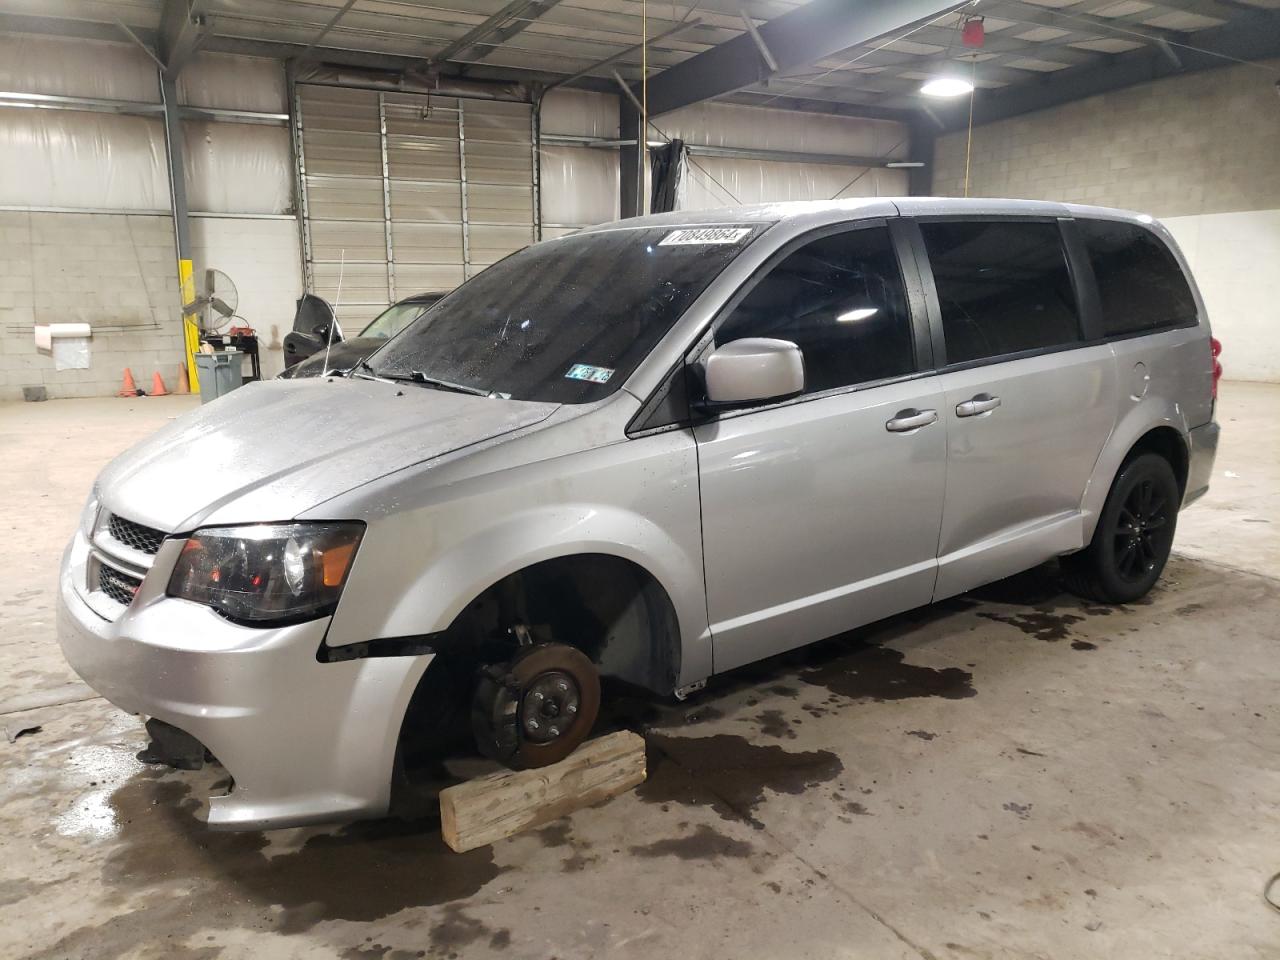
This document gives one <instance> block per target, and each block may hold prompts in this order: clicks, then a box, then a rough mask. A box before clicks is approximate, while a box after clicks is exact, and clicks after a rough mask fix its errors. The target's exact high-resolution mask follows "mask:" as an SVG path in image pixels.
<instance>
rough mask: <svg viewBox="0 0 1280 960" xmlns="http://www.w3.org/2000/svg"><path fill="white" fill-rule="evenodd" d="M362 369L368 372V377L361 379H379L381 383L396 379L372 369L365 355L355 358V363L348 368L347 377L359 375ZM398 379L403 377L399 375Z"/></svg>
mask: <svg viewBox="0 0 1280 960" xmlns="http://www.w3.org/2000/svg"><path fill="white" fill-rule="evenodd" d="M362 370H363V371H364V372H365V373H367V374H368V377H362V378H361V379H365V380H368V379H373V380H379V381H381V382H382V383H390V382H391V381H392V380H394V379H396V378H395V377H388V376H385V375H383V374H381V373H379V372H378V371H377V370H375V369H373V366H372V364H370V363H369V361H368V359H366V358H365V357H361V358H360V359H359V360H357V361H356V365H355V366H354V367H352V368H351V369H350V370H348V371H347V373H346V375H347V376H348V377H355V376H359V374H360V371H362ZM400 379H404V378H403V377H401V378H400Z"/></svg>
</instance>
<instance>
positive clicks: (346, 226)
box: [295, 84, 537, 326]
mask: <svg viewBox="0 0 1280 960" xmlns="http://www.w3.org/2000/svg"><path fill="white" fill-rule="evenodd" d="M531 109H532V108H531V107H530V105H529V104H525V103H507V102H499V101H492V100H461V99H456V98H452V97H428V96H420V95H416V94H401V93H385V92H379V91H374V90H360V89H351V88H345V87H330V86H319V85H314V84H299V85H298V87H297V102H296V104H295V111H296V116H297V123H298V128H299V131H300V137H299V139H300V149H299V153H300V157H299V159H300V164H301V168H302V177H301V180H302V184H301V186H302V192H303V213H304V218H303V228H304V243H305V247H306V266H307V286H308V288H309V289H311V290H313V291H314V292H315V293H317V294H319V295H320V296H322V297H324V298H326V299H328V300H330V301H331V302H333V303H335V304H336V305H337V306H338V310H339V317H340V319H342V320H343V321H345V322H346V323H347V324H348V326H357V325H359V324H360V323H362V322H363V321H365V320H368V319H370V318H372V317H373V316H375V315H376V314H377V313H379V312H380V311H381V310H382V308H383V307H385V306H386V305H387V304H388V303H391V302H393V301H395V300H397V299H400V298H402V297H405V296H408V295H410V294H414V293H422V292H425V291H432V290H440V291H445V290H451V289H452V288H453V287H455V286H457V285H458V284H459V283H461V282H462V281H463V280H464V279H466V278H467V277H470V276H472V275H473V274H475V273H476V272H478V271H479V270H481V269H483V268H484V267H486V266H488V265H489V264H491V263H493V262H494V261H496V260H499V259H501V258H502V257H504V256H506V255H507V254H508V253H511V252H512V251H514V250H518V249H520V248H521V247H523V246H526V245H527V244H529V243H532V242H533V240H534V239H535V237H536V233H537V226H536V219H535V211H534V170H533V142H532V135H533V126H532V114H531ZM340 275H341V284H342V289H341V294H340V295H339V290H338V284H339V276H340Z"/></svg>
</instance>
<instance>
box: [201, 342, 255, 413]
mask: <svg viewBox="0 0 1280 960" xmlns="http://www.w3.org/2000/svg"><path fill="white" fill-rule="evenodd" d="M240 358H241V354H239V353H197V354H196V371H197V373H198V375H199V377H200V402H201V403H208V402H209V401H210V400H217V399H218V397H221V396H225V395H226V394H228V393H230V392H231V391H232V390H234V389H236V388H237V387H240V386H243V379H244V378H243V377H242V376H241V374H240Z"/></svg>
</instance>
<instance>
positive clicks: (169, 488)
mask: <svg viewBox="0 0 1280 960" xmlns="http://www.w3.org/2000/svg"><path fill="white" fill-rule="evenodd" d="M1217 349H1218V348H1217V342H1216V341H1213V340H1211V338H1210V332H1209V324H1208V319H1207V317H1206V316H1205V309H1204V304H1203V302H1202V300H1201V298H1200V295H1199V293H1198V292H1197V290H1196V287H1195V284H1194V283H1193V282H1192V280H1191V278H1190V275H1189V273H1188V271H1187V267H1186V264H1185V262H1184V261H1183V258H1182V256H1181V254H1180V253H1179V252H1178V249H1177V247H1176V246H1175V244H1174V243H1173V241H1172V239H1171V238H1170V236H1169V234H1168V232H1167V231H1166V230H1165V229H1164V228H1162V227H1161V226H1160V225H1159V224H1158V223H1155V222H1153V221H1152V220H1151V219H1150V218H1149V217H1145V216H1137V215H1133V214H1127V213H1121V212H1117V211H1114V210H1103V209H1098V208H1090V207H1078V206H1064V205H1059V204H1051V203H1038V202H1025V201H999V200H992V201H988V200H940V199H903V200H885V199H875V200H857V201H841V202H822V203H812V204H810V203H801V204H780V205H766V206H758V207H747V208H735V209H725V210H714V211H704V212H697V213H690V212H684V213H675V214H664V215H660V216H651V217H643V218H639V219H634V220H626V221H622V222H619V223H613V224H608V225H604V226H599V227H595V228H592V229H589V230H586V231H583V232H581V233H577V234H574V235H571V236H568V237H564V238H561V239H557V240H552V241H548V242H545V243H539V244H535V245H534V246H531V247H528V248H526V249H525V250H522V251H520V252H519V253H516V254H513V255H512V256H510V257H508V258H507V259H505V260H503V261H501V262H500V263H498V264H496V265H494V266H492V267H490V268H489V269H487V270H485V271H484V272H482V273H480V274H479V275H478V276H476V277H475V278H473V279H472V280H470V281H469V282H468V283H466V284H465V285H463V286H462V287H460V288H459V289H458V290H457V291H455V292H454V293H452V294H450V295H449V296H448V297H447V298H446V299H445V300H444V301H442V302H441V304H440V305H439V306H438V307H437V308H436V309H434V310H432V311H431V312H430V313H427V314H426V315H425V316H423V317H422V318H421V319H420V320H418V321H416V322H415V323H413V324H412V325H411V326H409V327H408V328H407V329H405V330H404V331H403V332H402V333H400V334H399V335H398V336H396V337H394V338H393V339H391V340H390V341H388V343H387V344H386V345H384V346H383V347H381V348H380V349H379V350H378V351H377V352H376V353H374V354H373V355H372V356H371V357H369V358H368V359H367V360H365V361H364V362H363V363H361V364H360V365H358V366H357V367H356V368H354V369H353V370H352V371H351V373H350V375H349V376H347V377H326V378H319V379H311V380H293V381H290V380H278V381H270V382H266V383H256V384H252V385H250V386H249V387H247V388H246V389H243V390H237V391H236V392H235V393H233V394H231V395H229V396H227V397H224V398H222V399H220V400H218V401H216V402H214V403H211V404H208V405H206V406H205V407H203V408H201V409H199V410H196V411H193V412H191V413H189V414H187V415H186V416H185V417H183V418H181V419H179V420H178V421H177V422H175V423H173V424H172V425H170V426H168V427H167V428H165V429H163V430H161V431H160V432H159V433H157V434H155V435H154V436H152V437H151V438H149V439H147V440H145V441H143V442H142V443H140V444H139V445H137V446H136V447H134V448H133V449H131V450H129V451H128V452H126V453H124V454H122V455H121V456H120V457H118V458H117V459H116V460H115V461H114V462H113V463H111V464H110V465H109V466H108V467H107V468H106V469H105V470H104V471H103V472H102V474H101V476H100V477H99V478H98V481H97V483H96V485H95V486H94V488H93V492H92V494H91V496H90V497H89V500H88V503H87V504H86V506H85V508H84V513H83V517H82V519H81V522H80V525H79V529H78V530H77V531H76V533H75V535H74V537H73V539H72V541H71V544H70V545H69V547H68V548H67V551H66V555H65V558H64V561H63V565H62V573H61V584H60V591H59V593H60V604H59V617H58V632H59V637H60V640H61V644H62V647H63V650H64V651H65V654H66V657H67V659H68V660H69V661H70V662H71V664H72V665H73V666H74V668H75V669H76V670H77V671H78V672H79V673H80V675H81V676H83V677H84V679H85V680H86V681H87V682H88V683H89V684H90V685H92V686H93V687H94V688H95V689H97V690H98V691H99V692H101V693H102V694H103V695H104V696H105V697H107V698H108V699H110V700H111V701H112V702H114V703H115V704H117V705H118V706H120V707H121V708H123V709H125V710H127V711H130V712H133V713H138V714H142V715H144V716H146V717H148V718H150V719H149V720H148V725H149V727H151V726H153V725H154V730H164V731H166V732H167V733H168V734H170V735H171V736H172V737H177V738H180V739H183V742H187V743H189V744H194V745H195V747H196V748H197V750H198V753H199V755H200V756H201V757H202V756H203V754H204V750H205V749H207V750H208V751H209V752H210V753H212V754H213V755H214V756H216V757H217V759H218V760H219V761H220V762H221V763H222V764H223V765H225V767H226V769H227V770H228V771H229V773H230V774H231V777H232V779H233V782H234V785H233V787H232V788H231V790H230V792H229V793H227V794H226V795H225V796H218V797H214V798H212V800H211V804H210V815H209V819H210V823H211V824H213V825H215V826H223V827H242V828H247V827H277V826H283V825H288V824H299V823H305V822H313V821H317V820H326V819H337V818H353V817H362V816H364V817H368V816H377V815H379V814H381V813H382V812H384V811H385V810H386V808H387V805H388V802H389V797H390V792H391V784H392V779H393V770H394V769H395V768H396V764H397V762H398V760H399V758H401V757H402V756H404V755H405V753H406V752H408V751H410V750H411V749H414V748H413V747H412V744H415V743H418V742H420V741H421V739H423V738H428V739H429V738H430V737H431V736H432V735H433V734H435V733H437V732H438V731H440V730H441V729H442V728H443V727H445V726H448V725H449V724H450V723H452V722H453V720H454V719H456V718H457V717H458V716H461V717H462V718H463V720H464V723H463V729H464V731H465V729H466V719H467V718H469V719H470V722H471V727H472V730H471V732H470V733H468V734H467V735H468V736H471V735H474V737H475V739H476V742H477V744H478V745H479V747H480V748H481V749H482V750H483V751H484V752H486V753H488V754H489V755H491V756H494V757H496V758H498V759H500V760H502V761H503V762H505V763H507V764H509V765H511V766H514V767H531V766H538V765H542V764H546V763H551V762H553V761H555V760H558V759H560V758H562V757H564V756H565V755H567V754H568V753H569V752H570V751H571V750H572V749H573V748H574V747H575V746H576V745H577V744H578V743H580V742H581V741H582V739H583V738H584V737H585V736H586V735H587V734H588V733H589V731H590V729H591V726H592V722H593V721H594V719H595V717H596V711H597V707H598V705H599V699H600V694H599V690H600V688H599V677H600V676H601V675H608V676H613V677H618V678H621V679H622V680H625V681H628V682H630V683H632V684H638V685H640V686H642V687H645V688H648V689H649V690H651V691H653V692H655V693H656V694H659V695H672V694H674V695H675V696H678V697H683V696H685V695H687V694H688V693H689V692H690V691H692V690H695V689H697V688H698V687H699V686H701V685H702V684H703V683H704V682H705V681H706V679H707V678H708V677H709V676H711V675H712V674H713V673H719V672H722V671H726V670H731V669H733V668H735V667H738V666H740V665H742V664H745V663H748V662H751V661H754V660H758V659H760V658H762V657H766V656H769V655H770V654H775V653H778V652H779V651H782V650H785V649H788V648H791V647H794V646H797V645H800V644H805V643H809V642H811V641H815V640H818V639H820V638H822V637H826V636H829V635H831V634H835V633H838V632H840V631H843V630H847V629H849V628H851V627H854V626H857V625H859V624H865V623H868V622H870V621H874V620H877V619H880V618H883V617H887V616H889V615H891V614H894V613H897V612H899V611H903V610H906V609H908V608H912V607H916V606H919V605H922V604H927V603H930V602H932V601H936V600H941V599H943V598H945V597H950V596H953V595H955V594H959V593H961V592H963V591H967V590H970V589H972V588H974V587H977V586H979V585H981V584H984V583H988V582H990V581H993V580H996V579H998V578H1002V577H1006V576H1009V575H1011V574H1014V573H1016V572H1018V571H1021V570H1024V569H1027V568H1029V567H1032V566H1034V565H1037V564H1040V563H1043V562H1045V561H1048V560H1050V559H1052V558H1055V557H1057V558H1061V566H1062V570H1063V572H1064V576H1065V578H1066V580H1067V583H1068V584H1069V585H1070V586H1071V587H1072V588H1073V589H1075V590H1078V591H1080V592H1081V593H1083V594H1086V595H1088V596H1090V597H1093V598H1096V599H1097V600H1100V601H1106V602H1118V603H1124V602H1128V601H1132V600H1135V599H1136V598H1138V597H1141V596H1142V595H1143V594H1144V593H1145V592H1146V591H1147V590H1149V589H1150V588H1151V586H1152V585H1153V584H1154V583H1155V581H1156V580H1157V578H1158V577H1159V576H1160V573H1161V569H1162V568H1163V566H1164V564H1165V560H1166V558H1167V557H1168V555H1169V550H1170V545H1171V543H1172V540H1173V535H1174V526H1175V523H1176V521H1177V517H1178V511H1179V509H1180V508H1181V507H1183V506H1185V505H1187V504H1189V503H1190V502H1191V501H1193V500H1195V499H1196V498H1197V497H1199V496H1200V495H1201V494H1203V493H1204V492H1205V490H1206V489H1207V487H1208V483H1209V476H1210V472H1211V467H1212V463H1213V458H1214V453H1215V449H1216V444H1217V438H1218V427H1217V425H1216V423H1215V422H1214V404H1215V394H1216V385H1217V378H1218V373H1219V372H1220V369H1221V368H1220V367H1219V366H1218V364H1217V361H1216V359H1215V357H1216V354H1217ZM192 464H199V469H193V467H192ZM154 730H153V732H154ZM157 739H159V738H157Z"/></svg>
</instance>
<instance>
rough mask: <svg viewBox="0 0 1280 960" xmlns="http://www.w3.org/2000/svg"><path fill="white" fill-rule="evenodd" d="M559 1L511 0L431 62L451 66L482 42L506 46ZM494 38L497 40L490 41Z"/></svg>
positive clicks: (431, 58)
mask: <svg viewBox="0 0 1280 960" xmlns="http://www.w3.org/2000/svg"><path fill="white" fill-rule="evenodd" d="M559 2H560V0H511V2H510V3H508V4H507V5H506V6H505V7H503V8H502V9H501V10H499V11H498V12H497V13H495V14H493V16H491V17H489V18H488V19H486V20H485V21H484V22H482V23H480V24H477V25H476V26H475V27H472V28H471V29H470V30H468V31H467V32H466V33H464V34H463V35H462V36H460V37H459V38H458V39H457V40H455V41H453V43H451V44H449V45H448V46H447V47H445V48H444V49H443V50H441V51H440V52H438V53H434V54H432V55H431V57H430V58H429V59H430V61H431V62H432V63H433V64H438V63H447V62H448V61H450V60H456V59H459V58H460V57H461V56H462V55H463V54H465V53H467V52H468V51H469V50H471V48H472V47H475V46H478V45H479V44H481V43H484V44H486V45H488V46H491V47H492V46H498V45H500V44H502V43H505V42H506V41H507V40H509V39H511V38H512V37H514V36H515V35H516V34H517V33H520V32H521V31H522V30H524V28H525V27H527V26H529V24H531V23H532V22H533V21H534V20H537V19H538V18H539V17H541V16H542V15H543V14H544V13H546V12H547V11H548V10H550V9H551V8H552V7H554V6H555V5H556V4H557V3H559ZM490 37H493V38H494V39H492V40H490V39H489V38H490Z"/></svg>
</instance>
